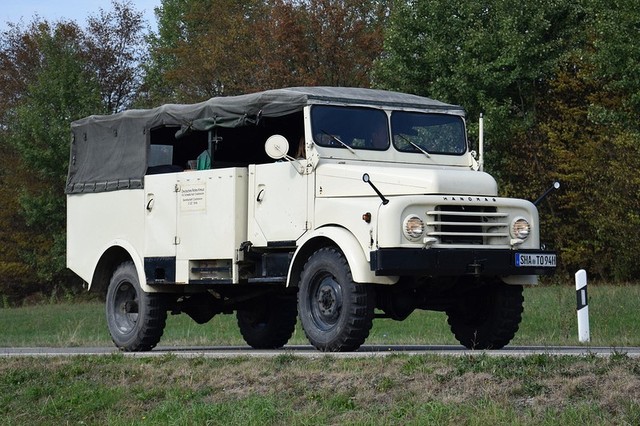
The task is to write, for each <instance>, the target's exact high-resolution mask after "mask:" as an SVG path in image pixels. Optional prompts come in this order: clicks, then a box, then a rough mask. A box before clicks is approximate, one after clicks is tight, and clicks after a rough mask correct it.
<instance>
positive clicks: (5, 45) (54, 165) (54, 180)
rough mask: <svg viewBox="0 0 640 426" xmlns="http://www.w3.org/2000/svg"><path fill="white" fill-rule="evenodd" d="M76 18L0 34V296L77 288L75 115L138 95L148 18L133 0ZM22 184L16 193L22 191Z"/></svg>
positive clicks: (103, 109)
mask: <svg viewBox="0 0 640 426" xmlns="http://www.w3.org/2000/svg"><path fill="white" fill-rule="evenodd" d="M113 7H114V11H113V12H103V11H101V15H100V17H99V18H91V19H90V25H89V29H88V30H87V31H83V30H82V29H81V28H80V27H79V26H78V25H77V24H76V23H74V22H65V21H61V22H57V23H55V24H50V23H49V22H47V21H42V20H39V19H36V20H34V21H33V22H32V23H31V24H29V25H28V26H27V27H26V28H25V29H22V28H20V26H18V25H10V26H9V30H7V31H5V32H4V33H3V34H2V37H1V38H0V94H2V98H3V102H2V103H1V104H0V149H2V151H3V155H2V159H1V161H0V164H1V165H2V172H0V196H2V199H3V209H2V211H1V212H0V241H1V242H2V243H3V244H2V245H0V259H1V260H0V272H1V273H2V276H1V277H0V294H4V295H5V296H6V297H9V298H10V299H14V298H19V297H21V296H24V295H25V294H27V293H30V292H35V291H43V292H45V293H49V292H51V291H52V289H53V288H54V286H56V285H63V286H66V287H67V288H69V285H71V284H70V283H71V281H70V280H69V276H68V275H67V274H66V272H65V248H66V247H65V246H66V244H65V222H66V217H65V215H66V212H65V195H64V187H65V181H66V174H67V164H68V159H69V144H70V142H71V132H70V124H71V122H72V121H73V120H76V119H79V118H82V117H84V116H87V115H90V114H96V113H106V112H115V111H117V110H119V109H121V108H123V107H126V106H127V105H128V104H129V103H130V102H131V100H132V99H134V98H135V96H136V90H137V87H138V83H136V80H139V71H138V70H137V68H138V65H139V62H140V61H141V60H142V56H140V55H139V54H137V53H135V52H138V50H136V49H134V48H133V47H132V46H131V43H135V42H136V41H140V40H142V37H141V35H140V32H141V26H140V25H139V24H140V20H139V17H140V14H139V13H137V12H134V11H132V10H131V9H130V7H129V6H128V5H127V4H126V3H121V4H118V3H115V2H114V3H113ZM16 188H18V190H16Z"/></svg>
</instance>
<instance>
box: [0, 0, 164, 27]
mask: <svg viewBox="0 0 640 426" xmlns="http://www.w3.org/2000/svg"><path fill="white" fill-rule="evenodd" d="M160 3H161V0H131V4H132V5H133V8H134V9H135V10H137V11H140V12H142V13H143V16H144V19H145V20H146V21H147V23H148V24H149V25H150V26H151V28H152V29H154V30H155V29H156V27H157V26H156V20H155V15H154V14H153V8H154V7H158V6H160ZM100 8H102V9H104V10H111V1H110V0H0V30H4V29H6V28H7V22H15V23H18V22H20V19H22V20H23V22H24V23H25V24H26V23H29V22H31V21H32V20H33V17H34V16H36V15H37V16H39V17H40V18H43V19H46V20H47V21H50V22H55V21H58V20H60V19H65V20H73V21H76V22H77V23H78V25H80V27H84V26H85V23H86V19H87V17H88V16H89V15H97V14H98V12H99V11H100Z"/></svg>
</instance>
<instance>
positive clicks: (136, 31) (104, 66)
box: [82, 0, 147, 113]
mask: <svg viewBox="0 0 640 426" xmlns="http://www.w3.org/2000/svg"><path fill="white" fill-rule="evenodd" d="M111 7H112V9H111V10H110V11H105V10H103V9H100V12H99V13H98V15H96V16H90V17H89V19H88V21H87V22H88V23H87V30H86V35H85V40H84V46H83V47H82V49H83V51H84V52H85V53H84V54H85V55H86V60H87V61H89V63H90V64H91V68H92V69H91V72H92V73H94V75H95V78H96V79H97V82H98V85H99V86H100V92H101V97H102V103H103V104H104V105H105V107H106V110H107V111H109V112H112V113H115V112H118V111H121V110H123V109H124V108H126V107H129V106H131V105H132V104H133V102H134V100H135V97H136V96H137V94H138V89H139V88H140V86H141V85H142V79H143V69H142V64H143V63H144V61H145V60H146V48H147V45H146V42H145V39H144V35H143V33H142V29H143V20H142V13H141V12H137V11H135V10H134V9H133V8H132V7H131V3H129V2H122V3H119V2H117V1H115V0H112V2H111Z"/></svg>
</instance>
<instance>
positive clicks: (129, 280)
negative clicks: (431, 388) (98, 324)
mask: <svg viewBox="0 0 640 426" xmlns="http://www.w3.org/2000/svg"><path fill="white" fill-rule="evenodd" d="M106 311H107V325H108V327H109V333H110V334H111V339H112V340H113V342H114V343H115V345H116V346H117V347H118V348H120V349H122V350H123V351H126V352H135V351H148V350H151V349H153V348H154V347H155V346H156V345H157V344H158V342H159V341H160V338H161V337H162V333H163V331H164V326H165V323H166V320H167V309H166V307H165V304H164V298H163V295H160V294H152V293H146V292H144V291H142V288H141V287H140V283H139V281H138V274H137V273H136V267H135V265H134V264H133V262H124V263H122V264H120V265H119V266H118V267H117V268H116V270H115V271H114V273H113V275H112V276H111V281H110V282H109V289H108V290H107V301H106Z"/></svg>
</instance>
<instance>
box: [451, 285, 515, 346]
mask: <svg viewBox="0 0 640 426" xmlns="http://www.w3.org/2000/svg"><path fill="white" fill-rule="evenodd" d="M460 297H461V300H460V303H459V304H457V305H456V306H455V307H452V308H450V309H448V310H447V317H448V322H449V326H450V327H451V331H452V332H453V334H454V335H455V337H456V339H458V341H459V342H460V343H461V344H462V345H464V346H465V347H467V348H468V349H479V350H482V349H500V348H502V347H504V346H505V345H507V344H508V343H509V342H510V341H511V339H513V336H515V334H516V332H517V331H518V328H519V326H520V321H521V320H522V311H523V303H524V297H523V296H522V286H520V285H507V284H503V283H494V284H491V285H487V286H484V287H482V288H480V289H478V290H474V291H471V292H467V293H465V294H464V295H462V296H460Z"/></svg>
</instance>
